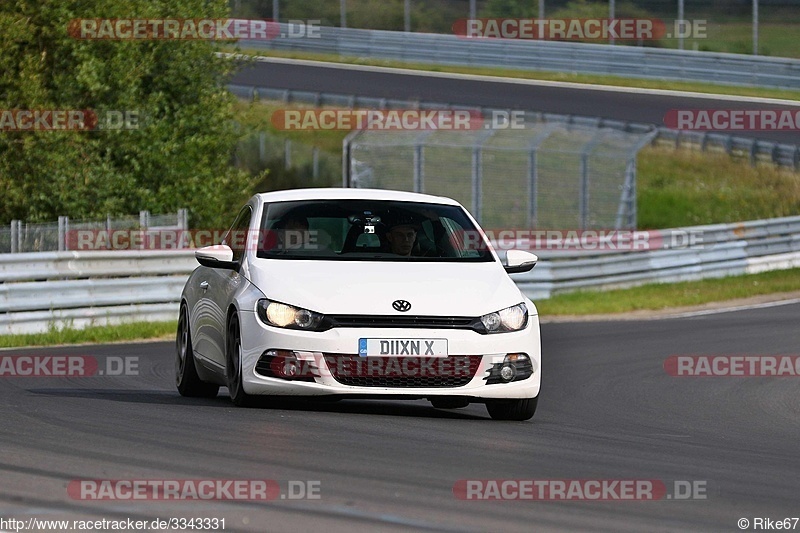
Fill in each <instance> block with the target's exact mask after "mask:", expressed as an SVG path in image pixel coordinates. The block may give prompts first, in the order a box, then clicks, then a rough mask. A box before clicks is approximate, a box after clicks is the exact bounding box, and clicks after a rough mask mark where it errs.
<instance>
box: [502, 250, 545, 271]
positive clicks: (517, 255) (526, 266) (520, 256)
mask: <svg viewBox="0 0 800 533" xmlns="http://www.w3.org/2000/svg"><path fill="white" fill-rule="evenodd" d="M537 261H539V257H537V255H536V254H532V253H530V252H526V251H524V250H509V251H508V252H506V265H505V266H504V267H503V268H505V269H506V272H507V273H509V274H519V273H520V272H528V271H529V270H531V269H532V268H533V267H535V266H536V262H537Z"/></svg>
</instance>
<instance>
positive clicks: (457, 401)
mask: <svg viewBox="0 0 800 533" xmlns="http://www.w3.org/2000/svg"><path fill="white" fill-rule="evenodd" d="M431 405H432V406H434V407H435V408H436V409H461V408H462V407H466V406H468V405H469V399H467V398H431Z"/></svg>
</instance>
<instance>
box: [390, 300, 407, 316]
mask: <svg viewBox="0 0 800 533" xmlns="http://www.w3.org/2000/svg"><path fill="white" fill-rule="evenodd" d="M392 307H394V310H395V311H400V312H401V313H405V312H406V311H408V310H409V309H411V302H407V301H405V300H395V301H393V302H392Z"/></svg>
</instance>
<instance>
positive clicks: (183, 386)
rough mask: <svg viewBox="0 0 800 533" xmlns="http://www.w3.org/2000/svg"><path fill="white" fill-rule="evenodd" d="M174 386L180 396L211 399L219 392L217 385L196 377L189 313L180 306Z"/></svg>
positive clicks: (183, 306) (184, 307)
mask: <svg viewBox="0 0 800 533" xmlns="http://www.w3.org/2000/svg"><path fill="white" fill-rule="evenodd" d="M175 352H176V354H175V355H176V357H175V384H176V385H177V386H178V392H180V393H181V396H190V397H195V398H213V397H215V396H216V395H217V392H219V385H214V384H213V383H206V382H205V381H202V380H201V379H200V377H199V376H198V375H197V368H196V367H195V366H194V365H195V362H194V352H193V351H192V335H191V332H190V330H189V313H188V312H187V311H186V306H185V305H181V311H180V315H179V318H178V332H177V335H176V338H175Z"/></svg>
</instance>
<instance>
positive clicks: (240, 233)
mask: <svg viewBox="0 0 800 533" xmlns="http://www.w3.org/2000/svg"><path fill="white" fill-rule="evenodd" d="M252 215H253V213H252V210H251V209H250V206H249V205H246V206H244V207H243V208H242V210H241V211H239V215H238V216H237V217H236V220H234V221H233V224H232V225H231V229H229V230H228V233H226V234H225V238H224V239H223V240H222V243H223V244H227V245H228V246H230V247H231V250H233V260H234V261H241V260H242V257H244V252H245V249H246V248H245V247H246V246H247V230H249V229H250V218H251V217H252Z"/></svg>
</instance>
